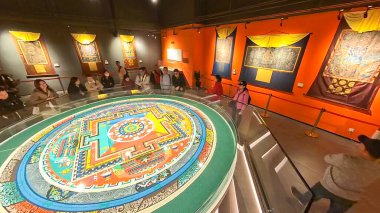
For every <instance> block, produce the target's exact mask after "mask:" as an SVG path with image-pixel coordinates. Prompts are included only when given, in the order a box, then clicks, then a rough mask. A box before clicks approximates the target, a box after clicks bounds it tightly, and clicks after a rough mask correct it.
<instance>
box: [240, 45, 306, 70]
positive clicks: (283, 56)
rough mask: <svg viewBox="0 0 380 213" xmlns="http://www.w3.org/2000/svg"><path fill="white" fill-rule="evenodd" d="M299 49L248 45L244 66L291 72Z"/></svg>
mask: <svg viewBox="0 0 380 213" xmlns="http://www.w3.org/2000/svg"><path fill="white" fill-rule="evenodd" d="M301 49H302V48H301V47H280V48H265V47H259V46H248V47H247V52H246V55H245V59H244V66H246V67H251V68H257V69H259V68H264V69H271V70H276V71H277V72H288V73H293V72H294V70H295V68H296V65H297V60H298V57H299V55H300V52H301Z"/></svg>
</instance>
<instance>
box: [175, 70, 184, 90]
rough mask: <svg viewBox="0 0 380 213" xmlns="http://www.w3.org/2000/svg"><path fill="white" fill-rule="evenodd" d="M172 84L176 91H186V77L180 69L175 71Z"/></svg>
mask: <svg viewBox="0 0 380 213" xmlns="http://www.w3.org/2000/svg"><path fill="white" fill-rule="evenodd" d="M172 84H173V87H174V90H175V91H184V90H185V85H186V81H185V77H184V76H183V74H180V73H179V70H178V69H175V70H174V75H173V77H172Z"/></svg>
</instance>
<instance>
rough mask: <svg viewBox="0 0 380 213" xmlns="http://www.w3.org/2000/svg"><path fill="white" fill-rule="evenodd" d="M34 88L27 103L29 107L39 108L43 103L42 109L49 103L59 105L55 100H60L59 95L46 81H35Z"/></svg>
mask: <svg viewBox="0 0 380 213" xmlns="http://www.w3.org/2000/svg"><path fill="white" fill-rule="evenodd" d="M34 87H35V89H34V90H33V92H32V94H31V96H30V98H29V101H28V102H27V103H28V105H31V106H37V105H39V104H42V103H43V104H42V105H41V107H44V106H45V105H46V104H48V102H50V103H51V104H53V105H56V104H57V103H56V101H55V100H54V99H56V98H58V94H57V93H56V92H55V91H54V90H53V89H52V88H51V87H49V86H48V85H47V84H46V82H45V81H44V80H42V79H36V80H35V81H34Z"/></svg>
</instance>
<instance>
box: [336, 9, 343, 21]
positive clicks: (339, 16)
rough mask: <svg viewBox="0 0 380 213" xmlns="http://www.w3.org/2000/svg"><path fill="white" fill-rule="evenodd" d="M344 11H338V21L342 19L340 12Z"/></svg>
mask: <svg viewBox="0 0 380 213" xmlns="http://www.w3.org/2000/svg"><path fill="white" fill-rule="evenodd" d="M343 11H344V9H340V10H339V13H338V17H337V18H338V20H340V19H342V17H341V15H342V12H343Z"/></svg>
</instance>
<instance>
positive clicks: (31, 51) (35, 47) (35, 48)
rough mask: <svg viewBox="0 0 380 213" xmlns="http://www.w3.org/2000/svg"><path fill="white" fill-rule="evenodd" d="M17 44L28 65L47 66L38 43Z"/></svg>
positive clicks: (21, 42) (24, 42)
mask: <svg viewBox="0 0 380 213" xmlns="http://www.w3.org/2000/svg"><path fill="white" fill-rule="evenodd" d="M17 42H18V45H19V46H20V49H21V51H22V54H23V55H24V57H25V61H26V63H27V64H28V65H36V64H48V60H47V59H46V56H45V53H44V50H43V49H42V46H41V42H40V41H21V40H18V41H17Z"/></svg>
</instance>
